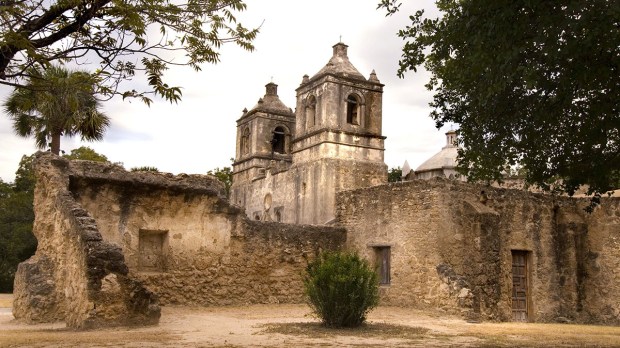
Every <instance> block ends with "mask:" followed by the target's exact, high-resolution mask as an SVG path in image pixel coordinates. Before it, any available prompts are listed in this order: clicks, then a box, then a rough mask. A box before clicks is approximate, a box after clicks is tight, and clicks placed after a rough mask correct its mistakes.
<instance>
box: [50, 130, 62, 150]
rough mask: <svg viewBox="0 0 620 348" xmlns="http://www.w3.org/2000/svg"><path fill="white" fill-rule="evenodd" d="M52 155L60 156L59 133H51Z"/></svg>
mask: <svg viewBox="0 0 620 348" xmlns="http://www.w3.org/2000/svg"><path fill="white" fill-rule="evenodd" d="M51 146H52V153H53V154H54V155H60V133H52V144H51Z"/></svg>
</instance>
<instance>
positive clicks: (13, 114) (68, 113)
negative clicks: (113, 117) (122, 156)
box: [3, 66, 110, 155]
mask: <svg viewBox="0 0 620 348" xmlns="http://www.w3.org/2000/svg"><path fill="white" fill-rule="evenodd" d="M28 74H29V76H28V77H27V78H26V80H27V83H26V86H25V87H18V88H16V89H15V90H14V91H13V93H11V95H10V96H9V97H8V99H7V100H6V101H5V102H4V104H3V106H4V111H5V113H6V114H7V115H8V116H9V117H10V118H11V121H13V129H14V130H15V133H16V134H18V135H20V136H22V137H29V136H34V138H35V143H36V145H37V147H38V148H40V149H45V148H47V146H48V144H50V143H51V151H52V153H55V154H57V155H58V154H59V153H60V137H61V136H62V135H64V136H69V137H71V136H74V135H78V134H79V135H80V136H81V138H82V140H101V139H102V138H103V133H104V132H105V130H106V128H107V127H108V126H109V124H110V119H109V118H108V116H106V115H105V114H103V113H101V112H100V111H99V110H98V109H99V101H98V100H97V99H96V98H95V96H94V86H95V85H96V83H97V81H96V80H95V79H93V78H92V77H91V76H90V75H89V74H88V73H86V72H83V71H69V70H67V69H64V68H62V67H58V66H48V67H47V68H46V69H45V71H44V72H43V73H41V72H40V71H38V70H36V69H33V68H31V69H28Z"/></svg>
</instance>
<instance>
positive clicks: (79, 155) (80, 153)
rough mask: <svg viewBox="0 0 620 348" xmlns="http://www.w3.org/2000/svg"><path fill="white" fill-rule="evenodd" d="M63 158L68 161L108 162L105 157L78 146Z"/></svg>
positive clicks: (85, 147) (88, 148)
mask: <svg viewBox="0 0 620 348" xmlns="http://www.w3.org/2000/svg"><path fill="white" fill-rule="evenodd" d="M63 157H64V158H67V159H70V160H85V161H95V162H110V161H109V160H108V157H107V156H106V155H102V154H100V153H98V152H97V151H95V150H93V149H91V148H90V147H88V146H80V147H78V148H77V149H73V150H71V153H69V154H68V155H64V156H63Z"/></svg>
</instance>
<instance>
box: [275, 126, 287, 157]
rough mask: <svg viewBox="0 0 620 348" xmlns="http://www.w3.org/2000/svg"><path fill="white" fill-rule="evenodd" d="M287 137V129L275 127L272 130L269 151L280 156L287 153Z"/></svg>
mask: <svg viewBox="0 0 620 348" xmlns="http://www.w3.org/2000/svg"><path fill="white" fill-rule="evenodd" d="M287 135H288V129H287V128H286V127H284V126H277V127H276V128H274V130H273V137H272V138H271V151H272V152H277V153H280V154H286V153H288V151H287V150H288V148H287V141H286V139H287Z"/></svg>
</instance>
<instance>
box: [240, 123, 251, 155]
mask: <svg viewBox="0 0 620 348" xmlns="http://www.w3.org/2000/svg"><path fill="white" fill-rule="evenodd" d="M249 152H250V130H249V129H248V128H245V129H244V130H243V133H242V135H241V154H242V155H247V154H248V153H249Z"/></svg>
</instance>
